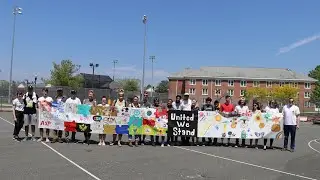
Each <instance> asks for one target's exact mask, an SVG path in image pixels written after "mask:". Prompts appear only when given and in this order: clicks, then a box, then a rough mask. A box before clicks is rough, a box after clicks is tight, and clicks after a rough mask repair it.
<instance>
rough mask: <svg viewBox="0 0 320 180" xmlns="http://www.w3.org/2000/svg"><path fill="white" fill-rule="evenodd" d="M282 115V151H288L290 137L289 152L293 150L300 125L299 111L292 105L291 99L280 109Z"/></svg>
mask: <svg viewBox="0 0 320 180" xmlns="http://www.w3.org/2000/svg"><path fill="white" fill-rule="evenodd" d="M282 115H283V132H284V144H283V149H282V150H283V151H287V150H288V141H289V135H290V136H291V142H290V152H294V150H295V139H296V130H297V128H298V129H299V124H300V117H299V116H300V109H299V107H298V106H296V105H294V100H293V98H290V99H289V103H288V104H287V105H285V106H284V107H283V109H282Z"/></svg>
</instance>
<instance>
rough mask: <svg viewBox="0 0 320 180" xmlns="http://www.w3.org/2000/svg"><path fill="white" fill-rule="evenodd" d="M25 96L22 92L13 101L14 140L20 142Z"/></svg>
mask: <svg viewBox="0 0 320 180" xmlns="http://www.w3.org/2000/svg"><path fill="white" fill-rule="evenodd" d="M22 97H23V94H22V92H18V93H17V97H16V98H15V99H14V100H13V101H12V114H13V120H14V130H13V140H16V141H19V133H20V130H21V128H22V127H23V123H24V121H23V110H24V103H23V99H22Z"/></svg>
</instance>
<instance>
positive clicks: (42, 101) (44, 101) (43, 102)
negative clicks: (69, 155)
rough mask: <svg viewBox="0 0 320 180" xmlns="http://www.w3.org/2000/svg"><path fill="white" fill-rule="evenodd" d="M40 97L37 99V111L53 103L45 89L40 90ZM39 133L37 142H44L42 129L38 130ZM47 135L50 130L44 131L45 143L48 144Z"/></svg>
mask: <svg viewBox="0 0 320 180" xmlns="http://www.w3.org/2000/svg"><path fill="white" fill-rule="evenodd" d="M42 95H43V96H42V97H40V98H39V99H38V107H39V109H38V110H40V109H46V108H49V107H51V104H52V101H53V99H52V98H51V97H49V96H48V89H47V88H44V89H42ZM39 131H40V138H39V139H38V142H41V141H43V140H44V137H43V128H40V129H39ZM49 134H50V129H46V142H47V143H48V142H50V140H49Z"/></svg>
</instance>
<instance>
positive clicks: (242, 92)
mask: <svg viewBox="0 0 320 180" xmlns="http://www.w3.org/2000/svg"><path fill="white" fill-rule="evenodd" d="M245 92H246V90H244V89H241V90H240V96H244V95H245ZM227 93H228V94H229V95H230V96H233V95H234V90H233V89H228V92H227ZM189 94H191V95H195V94H196V89H195V88H190V89H189ZM221 94H222V92H221V89H216V90H215V92H214V95H215V96H221ZM202 95H204V96H207V95H209V93H208V89H202ZM310 96H311V92H304V98H310Z"/></svg>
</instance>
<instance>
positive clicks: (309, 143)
mask: <svg viewBox="0 0 320 180" xmlns="http://www.w3.org/2000/svg"><path fill="white" fill-rule="evenodd" d="M317 140H318V139H314V140H311V141H309V142H308V146H309V148H310V149H312V150H314V151H315V152H317V153H319V154H320V151H318V150H316V149H315V148H314V147H312V146H311V143H312V142H315V143H318V144H320V143H319V142H318V141H317Z"/></svg>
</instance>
